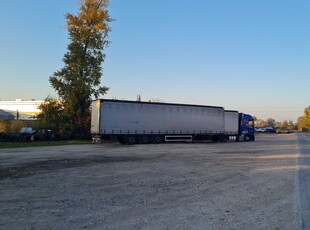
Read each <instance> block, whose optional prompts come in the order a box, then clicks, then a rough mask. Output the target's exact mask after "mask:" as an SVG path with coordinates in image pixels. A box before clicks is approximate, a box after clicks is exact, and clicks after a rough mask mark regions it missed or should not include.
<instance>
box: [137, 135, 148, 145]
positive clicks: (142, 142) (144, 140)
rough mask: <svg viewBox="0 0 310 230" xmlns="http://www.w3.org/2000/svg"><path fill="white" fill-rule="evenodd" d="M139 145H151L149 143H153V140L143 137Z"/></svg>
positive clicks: (140, 138)
mask: <svg viewBox="0 0 310 230" xmlns="http://www.w3.org/2000/svg"><path fill="white" fill-rule="evenodd" d="M139 143H141V144H149V143H151V138H150V137H149V136H141V137H139Z"/></svg>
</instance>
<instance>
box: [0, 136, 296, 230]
mask: <svg viewBox="0 0 310 230" xmlns="http://www.w3.org/2000/svg"><path fill="white" fill-rule="evenodd" d="M297 152H298V151H296V134H288V135H258V136H257V141H256V142H244V143H236V142H231V143H229V142H227V143H196V144H161V145H152V144H151V145H134V146H126V145H119V144H93V145H80V146H57V147H42V148H18V149H0V188H1V189H0V204H1V205H0V229H109V230H110V229H152V230H154V229H290V230H291V229H301V213H300V212H301V211H300V201H299V189H298V154H297Z"/></svg>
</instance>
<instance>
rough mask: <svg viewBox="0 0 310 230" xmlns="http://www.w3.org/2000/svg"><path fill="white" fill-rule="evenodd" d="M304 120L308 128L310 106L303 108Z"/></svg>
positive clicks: (309, 124)
mask: <svg viewBox="0 0 310 230" xmlns="http://www.w3.org/2000/svg"><path fill="white" fill-rule="evenodd" d="M304 121H305V127H306V128H308V129H309V128H310V106H308V107H306V108H305V110H304Z"/></svg>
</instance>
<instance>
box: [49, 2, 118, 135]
mask: <svg viewBox="0 0 310 230" xmlns="http://www.w3.org/2000/svg"><path fill="white" fill-rule="evenodd" d="M108 6H109V0H81V7H80V10H79V13H78V15H77V16H75V15H72V14H70V13H68V14H66V21H67V30H68V34H69V39H70V40H71V42H70V44H69V45H68V48H67V49H68V51H67V53H66V54H65V55H64V58H63V62H64V67H63V68H62V69H60V70H58V71H56V72H55V73H54V74H53V75H52V76H51V77H50V79H49V81H50V83H51V85H52V87H53V88H54V89H55V90H56V92H57V93H58V96H59V98H60V99H61V100H63V106H64V113H65V115H66V117H69V118H70V119H69V127H70V128H69V130H68V131H70V132H72V133H76V134H77V133H85V132H89V127H90V119H89V114H90V113H89V107H90V103H91V100H92V97H93V96H94V97H95V98H98V97H99V95H101V94H105V93H106V92H107V90H108V88H107V87H104V86H100V82H101V76H102V67H101V65H102V63H103V61H104V59H105V54H104V53H103V49H104V48H105V47H107V46H108V44H109V41H108V40H107V37H108V34H109V32H110V30H111V29H110V27H109V23H110V22H111V21H112V19H111V18H110V16H109V12H108V10H107V7H108Z"/></svg>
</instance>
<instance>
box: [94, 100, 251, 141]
mask: <svg viewBox="0 0 310 230" xmlns="http://www.w3.org/2000/svg"><path fill="white" fill-rule="evenodd" d="M241 124H243V123H242V122H241V121H240V114H239V113H238V112H237V111H225V110H224V108H223V107H217V106H204V105H188V104H173V103H154V102H137V101H123V100H108V99H98V100H95V101H93V102H92V117H91V133H92V134H93V136H98V137H100V138H101V139H109V140H118V141H119V142H120V143H123V144H136V143H141V144H147V143H162V142H172V141H185V142H192V141H203V140H213V141H218V140H219V141H226V140H228V139H235V140H237V141H239V140H241V139H244V140H250V139H251V140H252V139H253V138H250V137H248V134H246V132H245V131H243V133H240V130H241V129H240V126H241ZM248 127H250V126H248ZM253 130H254V127H253ZM253 135H254V133H253ZM253 140H254V139H253Z"/></svg>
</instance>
